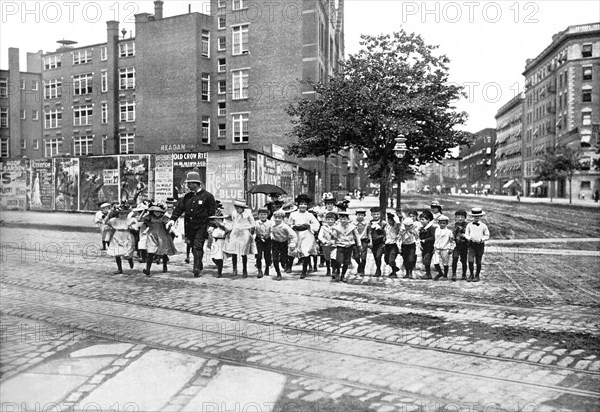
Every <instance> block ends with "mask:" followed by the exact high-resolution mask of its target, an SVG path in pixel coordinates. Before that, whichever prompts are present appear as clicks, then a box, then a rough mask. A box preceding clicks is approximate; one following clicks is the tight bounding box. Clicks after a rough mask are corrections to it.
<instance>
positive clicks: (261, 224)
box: [255, 207, 273, 279]
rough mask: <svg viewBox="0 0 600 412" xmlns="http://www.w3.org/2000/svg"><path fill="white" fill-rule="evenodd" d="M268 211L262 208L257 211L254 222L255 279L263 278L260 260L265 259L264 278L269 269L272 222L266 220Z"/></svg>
mask: <svg viewBox="0 0 600 412" xmlns="http://www.w3.org/2000/svg"><path fill="white" fill-rule="evenodd" d="M268 216H269V209H267V208H266V207H262V208H260V209H258V222H256V226H255V233H256V238H255V242H256V250H257V254H256V268H257V269H258V276H257V278H259V279H260V278H262V277H263V271H262V259H263V257H264V259H265V272H264V275H265V276H269V267H270V266H271V227H273V222H271V221H270V220H267V217H268Z"/></svg>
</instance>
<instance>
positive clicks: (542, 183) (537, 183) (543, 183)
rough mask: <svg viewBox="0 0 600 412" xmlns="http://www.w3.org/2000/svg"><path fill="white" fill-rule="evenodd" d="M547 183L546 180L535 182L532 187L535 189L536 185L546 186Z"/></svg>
mask: <svg viewBox="0 0 600 412" xmlns="http://www.w3.org/2000/svg"><path fill="white" fill-rule="evenodd" d="M545 184H546V183H545V182H535V183H534V184H532V185H531V187H532V188H534V189H535V188H536V187H540V186H544V185H545Z"/></svg>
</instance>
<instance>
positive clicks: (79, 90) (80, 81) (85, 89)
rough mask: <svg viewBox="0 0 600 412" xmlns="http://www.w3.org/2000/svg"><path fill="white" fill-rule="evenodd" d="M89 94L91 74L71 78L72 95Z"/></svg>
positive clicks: (90, 91)
mask: <svg viewBox="0 0 600 412" xmlns="http://www.w3.org/2000/svg"><path fill="white" fill-rule="evenodd" d="M90 93H92V74H91V73H89V74H80V75H79V76H73V94H74V95H75V96H81V95H82V94H90Z"/></svg>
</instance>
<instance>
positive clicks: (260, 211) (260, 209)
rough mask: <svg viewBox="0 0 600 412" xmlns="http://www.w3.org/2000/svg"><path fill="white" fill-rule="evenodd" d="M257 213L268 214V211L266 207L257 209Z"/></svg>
mask: <svg viewBox="0 0 600 412" xmlns="http://www.w3.org/2000/svg"><path fill="white" fill-rule="evenodd" d="M257 213H267V214H268V213H269V209H267V208H266V207H259V208H258V212H257Z"/></svg>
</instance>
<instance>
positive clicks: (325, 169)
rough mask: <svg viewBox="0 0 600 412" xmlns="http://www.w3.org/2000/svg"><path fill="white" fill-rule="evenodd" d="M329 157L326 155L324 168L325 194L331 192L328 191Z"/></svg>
mask: <svg viewBox="0 0 600 412" xmlns="http://www.w3.org/2000/svg"><path fill="white" fill-rule="evenodd" d="M328 159H329V155H325V167H324V168H323V192H329V190H328V189H327V160H328Z"/></svg>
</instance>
